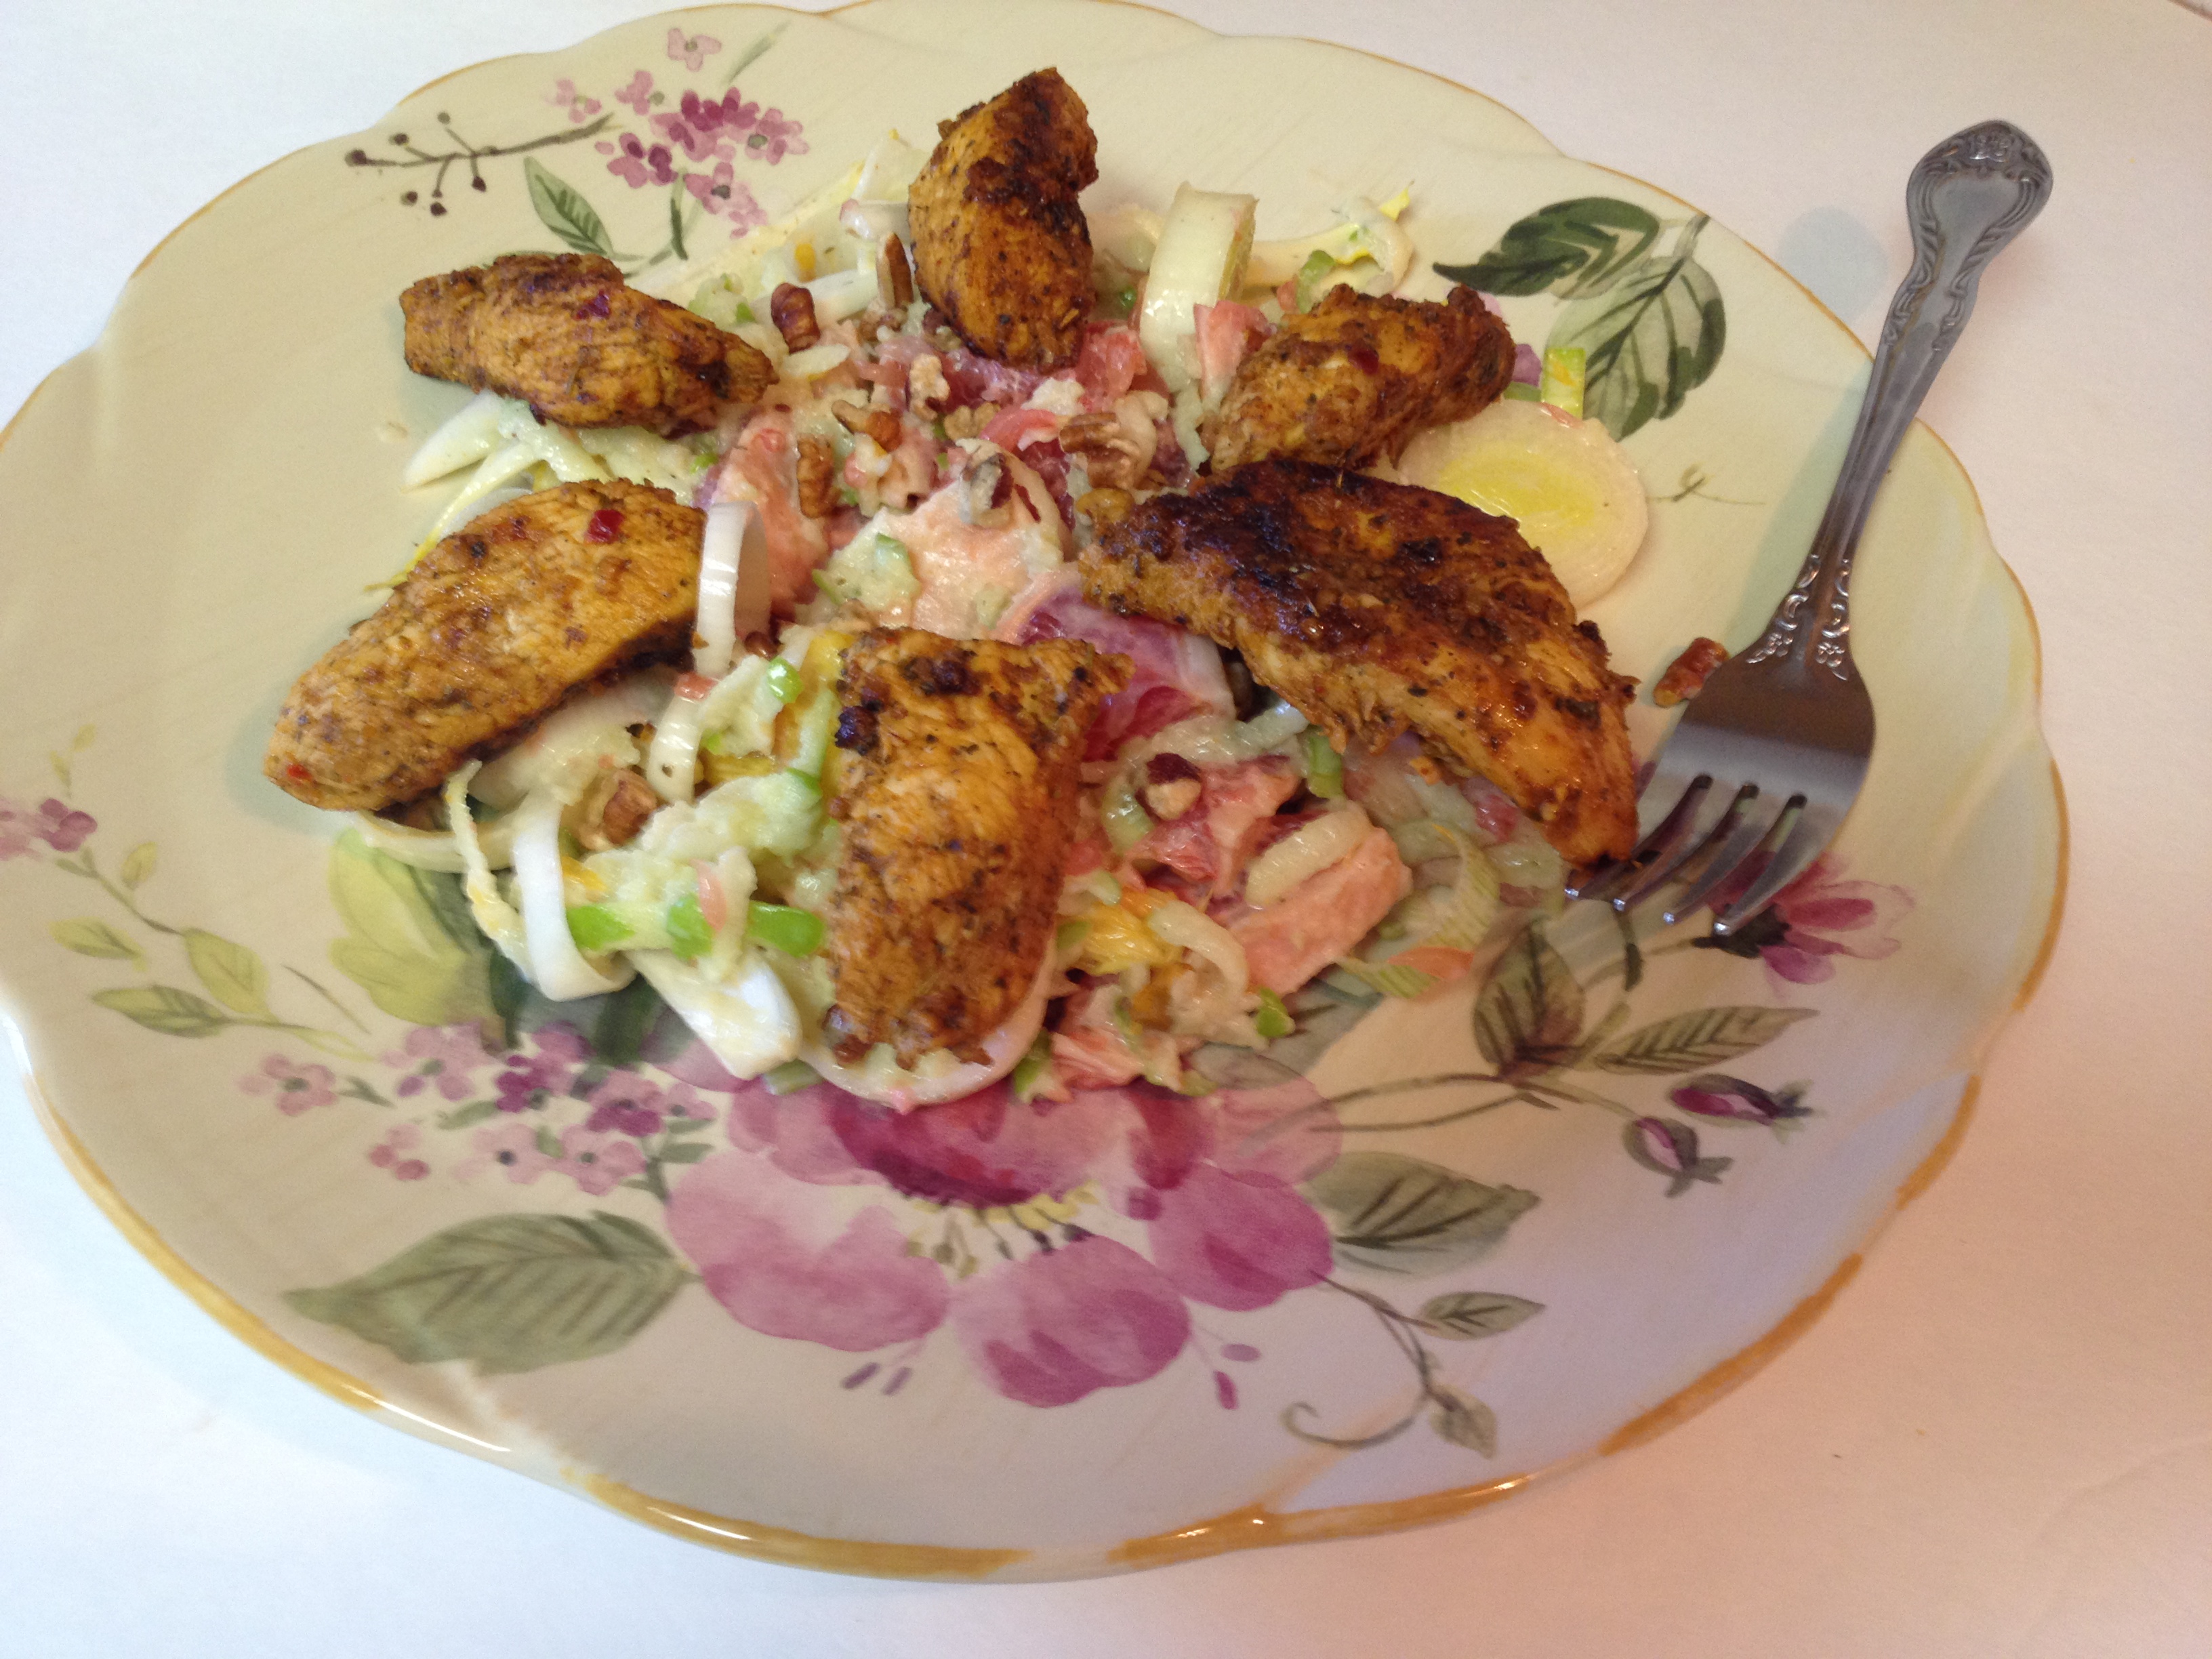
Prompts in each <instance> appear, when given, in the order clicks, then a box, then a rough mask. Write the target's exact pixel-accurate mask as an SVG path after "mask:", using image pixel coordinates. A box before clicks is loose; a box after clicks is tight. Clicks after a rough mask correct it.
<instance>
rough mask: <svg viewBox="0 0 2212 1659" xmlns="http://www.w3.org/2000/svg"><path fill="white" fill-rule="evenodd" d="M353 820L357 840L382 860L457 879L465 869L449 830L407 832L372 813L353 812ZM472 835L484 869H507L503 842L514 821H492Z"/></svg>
mask: <svg viewBox="0 0 2212 1659" xmlns="http://www.w3.org/2000/svg"><path fill="white" fill-rule="evenodd" d="M353 821H354V828H355V829H357V830H359V831H360V833H361V838H362V840H363V841H365V842H368V844H369V846H370V847H372V848H374V849H375V850H376V851H378V852H380V853H381V854H384V855H385V856H386V858H392V859H397V860H399V862H400V863H402V864H404V865H408V866H412V867H413V868H415V869H417V870H432V871H435V872H438V873H440V874H441V875H448V876H458V875H460V874H462V873H464V872H466V870H467V869H468V867H469V861H468V860H467V859H466V858H465V857H464V856H462V854H461V847H460V842H459V839H458V838H457V837H456V836H454V835H453V832H452V831H451V830H449V829H410V828H409V827H408V826H407V825H406V824H404V823H392V821H391V819H389V818H380V817H377V816H376V814H375V813H374V812H356V813H355V814H354V815H353ZM471 827H472V828H473V826H471ZM476 833H477V839H478V842H479V843H480V844H481V846H482V848H483V858H484V863H485V866H486V867H488V868H489V869H493V870H504V869H505V868H507V865H508V863H509V862H510V861H511V859H512V857H513V854H512V849H511V848H509V847H508V846H507V842H508V841H509V839H510V838H511V837H512V836H513V833H514V824H513V820H512V819H510V818H495V819H494V820H493V821H492V822H491V823H489V824H488V825H486V826H485V827H484V828H483V829H481V830H477V832H476Z"/></svg>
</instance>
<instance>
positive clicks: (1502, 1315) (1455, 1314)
mask: <svg viewBox="0 0 2212 1659" xmlns="http://www.w3.org/2000/svg"><path fill="white" fill-rule="evenodd" d="M1543 1311H1544V1304H1542V1303H1541V1302H1531V1301H1529V1300H1528V1298H1527V1297H1520V1296H1507V1295H1506V1294H1505V1293H1504V1291H1452V1292H1450V1293H1449V1295H1446V1296H1432V1297H1430V1298H1429V1299H1428V1300H1427V1301H1426V1302H1425V1303H1423V1304H1421V1325H1422V1328H1424V1329H1425V1330H1426V1331H1428V1332H1429V1333H1430V1334H1431V1335H1434V1336H1448V1337H1451V1338H1453V1339H1455V1340H1458V1341H1462V1342H1471V1341H1473V1340H1474V1339H1475V1338H1477V1337H1482V1336H1496V1335H1497V1334H1498V1333H1500V1332H1501V1331H1510V1330H1511V1329H1512V1328H1514V1327H1515V1326H1516V1325H1518V1324H1519V1323H1521V1322H1522V1320H1524V1319H1532V1318H1534V1316H1536V1315H1538V1314H1540V1313H1541V1312H1543Z"/></svg>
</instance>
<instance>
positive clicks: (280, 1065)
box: [238, 1054, 338, 1117]
mask: <svg viewBox="0 0 2212 1659" xmlns="http://www.w3.org/2000/svg"><path fill="white" fill-rule="evenodd" d="M336 1084H337V1073H333V1072H332V1071H331V1068H330V1067H329V1066H314V1065H307V1066H302V1065H301V1064H300V1063H299V1062H298V1061H297V1060H290V1059H288V1058H287V1057H286V1056H284V1055H283V1054H270V1056H269V1057H268V1058H267V1059H265V1060H263V1061H262V1062H261V1069H260V1070H259V1071H258V1072H250V1073H247V1074H246V1076H244V1077H242V1078H240V1079H239V1080H238V1086H239V1087H240V1088H241V1089H243V1090H244V1091H246V1093H247V1094H249V1095H268V1094H273V1095H275V1096H276V1109H277V1110H278V1111H280V1112H282V1113H283V1114H284V1115H285V1116H287V1117H297V1116H299V1115H300V1114H301V1113H302V1112H305V1111H308V1110H311V1109H313V1108H315V1107H317V1106H328V1105H330V1104H331V1103H333V1102H334V1101H336V1100H337V1097H338V1094H337V1088H336V1086H335V1085H336Z"/></svg>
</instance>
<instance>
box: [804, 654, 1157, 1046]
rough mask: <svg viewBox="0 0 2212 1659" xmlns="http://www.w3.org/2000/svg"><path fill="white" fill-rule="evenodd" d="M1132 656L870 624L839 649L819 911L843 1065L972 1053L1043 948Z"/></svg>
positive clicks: (1016, 1001) (1026, 981)
mask: <svg viewBox="0 0 2212 1659" xmlns="http://www.w3.org/2000/svg"><path fill="white" fill-rule="evenodd" d="M1127 683H1128V662H1127V659H1125V658H1121V657H1115V656H1104V655H1101V654H1100V653H1098V652H1097V650H1095V649H1094V648H1093V647H1091V646H1089V645H1086V644H1085V643H1083V642H1082V641H1079V640H1046V641H1040V642H1039V643H1037V644H1035V645H1000V644H999V643H997V642H995V641H990V640H948V639H943V638H940V637H939V636H938V635H934V634H927V633H924V632H922V631H921V630H920V629H877V630H875V631H873V632H872V633H868V634H864V635H861V636H860V639H859V640H857V641H854V644H853V646H852V647H851V648H850V649H849V650H848V652H847V653H846V655H845V666H844V672H843V676H842V678H841V679H840V681H839V684H838V690H839V695H840V696H841V698H842V701H843V703H844V709H843V713H842V715H841V716H840V718H839V720H838V726H837V747H838V748H839V749H840V750H843V751H844V752H843V755H842V758H841V762H840V767H841V775H840V777H839V781H838V787H837V790H836V796H835V798H834V799H832V801H831V803H830V806H829V811H830V815H831V816H832V817H836V818H838V819H841V820H842V822H843V824H844V836H843V847H842V851H841V853H840V854H839V864H838V868H837V889H836V896H835V897H834V898H833V899H832V900H831V902H830V906H829V957H830V963H831V966H832V968H833V969H834V970H835V972H836V994H837V1000H836V1005H835V1006H833V1007H831V1008H830V1010H829V1012H828V1013H827V1014H826V1015H825V1016H824V1017H823V1032H824V1034H825V1035H826V1036H828V1038H829V1041H830V1042H832V1043H834V1044H835V1045H836V1049H837V1053H838V1054H839V1055H840V1057H841V1058H843V1059H846V1060H859V1059H860V1057H861V1056H863V1055H865V1054H866V1053H867V1051H868V1050H869V1049H870V1048H872V1047H874V1045H876V1044H877V1043H878V1042H888V1043H890V1044H891V1045H892V1047H893V1048H895V1049H896V1052H897V1055H898V1060H899V1063H900V1064H901V1065H902V1066H911V1065H913V1063H914V1062H915V1060H919V1059H920V1058H921V1056H922V1055H923V1054H927V1053H928V1052H929V1051H930V1050H931V1049H933V1048H946V1049H950V1050H951V1052H952V1053H953V1054H956V1055H957V1056H959V1057H960V1058H962V1059H967V1060H974V1059H980V1058H981V1057H982V1054H983V1051H982V1048H981V1043H982V1040H983V1039H984V1038H985V1037H987V1036H989V1035H990V1034H991V1032H992V1031H994V1030H996V1029H997V1028H998V1027H999V1026H1000V1025H1001V1024H1004V1023H1005V1022H1006V1019H1007V1018H1008V1017H1009V1016H1010V1015H1012V1013H1013V1012H1014V1011H1015V1009H1017V1008H1018V1007H1019V1006H1021V1003H1022V1001H1023V1000H1024V998H1026V997H1027V996H1028V995H1029V993H1030V987H1031V985H1033V984H1034V983H1035V982H1036V975H1037V970H1038V969H1039V968H1041V967H1042V965H1043V962H1044V953H1045V950H1046V948H1047V946H1048V945H1049V944H1050V942H1051V939H1052V934H1053V929H1054V922H1055V908H1056V906H1057V905H1058V903H1059V900H1060V871H1061V866H1063V865H1064V864H1065V863H1066V857H1067V847H1068V842H1069V839H1070V836H1071V835H1072V832H1073V829H1074V825H1075V816H1076V792H1077V786H1078V783H1079V773H1080V768H1081V765H1082V761H1083V741H1084V736H1085V732H1088V731H1089V730H1090V727H1091V720H1093V719H1094V718H1095V717H1096V716H1097V713H1098V708H1099V705H1100V703H1101V702H1103V701H1104V699H1105V698H1106V697H1107V696H1109V694H1111V693H1113V692H1115V691H1118V690H1121V688H1122V687H1123V686H1125V685H1126V684H1127Z"/></svg>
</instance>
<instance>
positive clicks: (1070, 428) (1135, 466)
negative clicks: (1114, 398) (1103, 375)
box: [1060, 409, 1152, 489]
mask: <svg viewBox="0 0 2212 1659" xmlns="http://www.w3.org/2000/svg"><path fill="white" fill-rule="evenodd" d="M1060 449H1061V450H1062V451H1063V452H1064V453H1066V455H1067V457H1068V459H1071V460H1080V461H1081V462H1082V463H1083V465H1084V469H1085V471H1087V472H1089V474H1090V475H1091V486H1092V488H1094V489H1130V488H1132V487H1133V486H1134V485H1135V483H1136V482H1137V480H1138V479H1139V478H1141V477H1144V475H1145V469H1146V467H1147V466H1149V465H1152V454H1151V453H1150V451H1149V449H1148V448H1147V447H1146V445H1145V444H1144V443H1143V441H1141V440H1139V438H1138V437H1137V436H1136V435H1134V434H1133V433H1132V432H1131V431H1130V430H1129V428H1128V427H1127V425H1125V424H1124V423H1123V422H1122V420H1121V416H1119V415H1116V414H1115V412H1114V411H1113V410H1106V409H1102V410H1094V411H1093V412H1091V414H1088V415H1074V416H1069V417H1068V418H1067V419H1066V420H1065V421H1063V422H1060Z"/></svg>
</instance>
